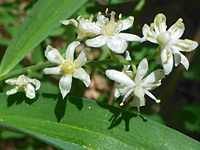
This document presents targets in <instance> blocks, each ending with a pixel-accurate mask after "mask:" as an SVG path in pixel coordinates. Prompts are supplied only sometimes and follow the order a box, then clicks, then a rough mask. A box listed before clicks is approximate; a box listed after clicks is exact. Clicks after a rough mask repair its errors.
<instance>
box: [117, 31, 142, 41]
mask: <svg viewBox="0 0 200 150" xmlns="http://www.w3.org/2000/svg"><path fill="white" fill-rule="evenodd" d="M115 37H117V38H120V39H123V40H125V41H137V42H141V38H140V37H139V36H137V35H135V34H129V33H118V34H116V36H115Z"/></svg>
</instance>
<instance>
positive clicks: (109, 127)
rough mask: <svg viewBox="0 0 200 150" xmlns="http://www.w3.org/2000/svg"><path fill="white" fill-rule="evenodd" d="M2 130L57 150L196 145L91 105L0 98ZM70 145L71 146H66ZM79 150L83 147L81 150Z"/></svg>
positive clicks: (53, 98) (54, 98) (50, 98)
mask: <svg viewBox="0 0 200 150" xmlns="http://www.w3.org/2000/svg"><path fill="white" fill-rule="evenodd" d="M0 99H1V101H0V110H1V111H0V127H2V128H4V129H7V130H11V131H17V132H20V133H24V134H26V135H29V136H31V137H35V138H37V139H40V140H42V141H43V142H46V143H48V144H50V145H52V146H54V147H57V148H59V149H79V148H81V147H84V148H88V149H114V150H121V149H126V150H133V149H175V150H178V149H198V148H199V146H200V143H199V142H197V141H195V140H193V139H191V138H190V137H187V136H185V135H183V134H181V133H179V132H177V131H175V130H173V129H170V128H167V127H166V126H164V125H161V124H159V123H156V122H154V121H151V120H149V119H144V118H143V117H139V116H137V115H135V114H133V113H131V112H127V111H124V110H122V109H119V108H116V107H113V106H109V105H106V104H102V103H97V102H95V101H92V100H87V99H81V98H75V97H70V96H67V97H66V98H65V99H64V100H63V99H62V98H61V95H59V96H58V95H53V94H38V95H37V96H36V99H35V100H30V99H27V98H26V97H25V95H24V93H17V94H15V95H13V96H6V95H5V94H0ZM70 143H71V144H70ZM80 146H81V147H80Z"/></svg>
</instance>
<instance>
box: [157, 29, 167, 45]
mask: <svg viewBox="0 0 200 150" xmlns="http://www.w3.org/2000/svg"><path fill="white" fill-rule="evenodd" d="M156 40H157V42H158V44H159V45H160V46H162V47H165V46H166V45H167V44H168V43H169V42H170V40H171V34H170V33H169V32H163V33H160V34H159V35H158V36H157V38H156Z"/></svg>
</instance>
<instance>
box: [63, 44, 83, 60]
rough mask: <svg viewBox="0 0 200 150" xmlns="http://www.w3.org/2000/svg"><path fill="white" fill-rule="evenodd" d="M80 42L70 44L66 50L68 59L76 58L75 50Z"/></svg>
mask: <svg viewBox="0 0 200 150" xmlns="http://www.w3.org/2000/svg"><path fill="white" fill-rule="evenodd" d="M79 44H80V42H72V43H71V44H69V46H68V47H67V50H66V60H70V61H73V60H74V50H75V48H76V47H77V46H78V45H79Z"/></svg>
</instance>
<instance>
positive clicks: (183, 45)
mask: <svg viewBox="0 0 200 150" xmlns="http://www.w3.org/2000/svg"><path fill="white" fill-rule="evenodd" d="M187 41H189V42H187ZM197 46H198V43H197V42H195V41H191V40H188V39H186V40H174V41H173V43H172V44H171V46H170V47H171V48H172V49H173V50H179V51H184V52H190V51H192V50H194V49H195V48H197Z"/></svg>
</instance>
